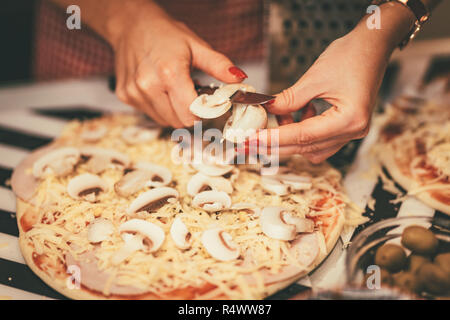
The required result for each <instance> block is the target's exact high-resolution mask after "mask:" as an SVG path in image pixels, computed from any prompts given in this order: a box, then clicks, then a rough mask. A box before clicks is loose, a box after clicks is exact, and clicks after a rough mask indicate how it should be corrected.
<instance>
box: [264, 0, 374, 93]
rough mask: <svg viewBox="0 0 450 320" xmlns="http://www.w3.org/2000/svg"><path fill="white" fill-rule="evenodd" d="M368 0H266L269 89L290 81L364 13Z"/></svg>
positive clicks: (287, 84) (295, 78)
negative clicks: (267, 13) (268, 10)
mask: <svg viewBox="0 0 450 320" xmlns="http://www.w3.org/2000/svg"><path fill="white" fill-rule="evenodd" d="M369 4H370V1H368V0H273V1H271V2H270V21H269V30H270V80H271V92H279V91H281V90H283V89H284V88H286V87H288V86H290V85H292V84H293V83H295V82H296V81H297V79H298V78H299V77H300V76H301V75H302V74H303V73H304V72H305V71H306V70H308V68H309V67H310V66H311V65H312V63H313V62H314V61H315V60H316V59H317V57H318V56H319V55H320V54H321V53H322V51H323V50H324V49H325V48H326V47H327V46H328V45H329V44H330V43H331V42H332V41H333V40H334V39H337V38H339V37H341V36H343V35H344V34H346V33H347V32H349V31H350V30H351V29H353V27H354V26H355V25H356V23H357V22H358V21H359V20H360V19H361V17H362V16H363V15H364V13H365V11H366V8H367V6H368V5H369Z"/></svg>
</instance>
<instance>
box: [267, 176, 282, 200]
mask: <svg viewBox="0 0 450 320" xmlns="http://www.w3.org/2000/svg"><path fill="white" fill-rule="evenodd" d="M261 187H262V188H263V190H264V191H267V192H269V193H272V194H276V195H278V196H284V195H287V194H288V187H287V186H286V185H285V184H283V183H281V182H280V181H279V180H278V179H276V178H273V177H265V176H263V177H261Z"/></svg>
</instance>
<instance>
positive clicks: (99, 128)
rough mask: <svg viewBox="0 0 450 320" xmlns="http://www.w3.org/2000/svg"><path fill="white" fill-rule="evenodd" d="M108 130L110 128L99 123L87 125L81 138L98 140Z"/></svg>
mask: <svg viewBox="0 0 450 320" xmlns="http://www.w3.org/2000/svg"><path fill="white" fill-rule="evenodd" d="M107 132H108V128H107V127H106V126H104V125H99V124H98V123H92V124H90V125H87V126H86V127H85V128H84V129H83V131H82V132H81V135H80V137H81V139H82V140H83V141H85V142H97V141H99V140H100V139H101V138H103V137H104V136H105V135H106V133H107Z"/></svg>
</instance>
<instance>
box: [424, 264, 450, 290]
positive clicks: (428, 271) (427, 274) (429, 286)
mask: <svg viewBox="0 0 450 320" xmlns="http://www.w3.org/2000/svg"><path fill="white" fill-rule="evenodd" d="M417 278H418V280H419V281H420V283H421V285H422V286H423V287H424V289H425V290H426V291H428V292H430V293H434V294H445V293H448V292H449V291H450V279H449V277H448V274H447V273H446V272H445V271H444V270H442V269H441V268H440V267H439V266H438V265H436V264H433V263H425V264H423V265H422V266H421V267H420V269H419V271H418V272H417Z"/></svg>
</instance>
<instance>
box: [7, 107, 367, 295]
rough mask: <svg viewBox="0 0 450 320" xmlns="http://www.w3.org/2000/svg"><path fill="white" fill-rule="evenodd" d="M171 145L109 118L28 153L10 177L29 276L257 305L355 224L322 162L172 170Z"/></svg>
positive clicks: (90, 289) (135, 123)
mask: <svg viewBox="0 0 450 320" xmlns="http://www.w3.org/2000/svg"><path fill="white" fill-rule="evenodd" d="M175 146H176V144H175V142H173V141H171V140H170V137H169V136H161V130H160V129H159V128H157V127H155V126H154V125H152V124H151V123H148V122H146V121H145V120H143V119H142V118H140V117H138V116H136V115H133V114H116V115H110V116H105V117H102V118H99V119H95V120H91V121H86V122H77V121H74V122H71V123H70V124H68V125H67V127H66V128H65V130H64V131H63V133H62V135H61V137H59V138H58V139H56V140H55V141H54V142H53V143H52V144H51V146H50V147H45V148H43V149H40V150H36V151H35V152H34V153H32V154H31V155H30V156H29V157H28V158H27V159H25V160H24V161H23V162H22V163H21V164H20V165H19V166H18V167H17V168H16V170H15V172H14V174H13V178H12V185H13V190H14V192H15V193H16V196H17V219H18V225H19V230H20V240H19V241H20V247H21V250H22V253H23V255H24V257H25V260H26V262H27V264H28V265H29V266H30V268H31V269H32V270H33V271H34V272H35V273H36V274H37V275H38V276H39V277H40V278H41V279H42V280H44V281H45V282H46V283H47V284H48V285H50V286H51V287H53V288H54V289H55V290H57V291H58V292H60V293H62V294H64V295H66V296H67V297H70V298H74V299H198V298H201V299H217V298H221V299H261V298H264V297H265V296H267V295H270V294H272V293H274V292H276V291H277V290H279V289H281V288H283V287H285V286H287V285H289V284H291V283H292V282H294V281H296V280H297V279H299V278H300V277H302V276H303V275H305V274H307V273H308V272H310V271H311V270H312V269H314V268H315V267H316V266H317V265H318V264H320V262H321V261H322V260H323V259H324V258H325V257H326V256H327V254H328V253H329V252H330V251H331V250H332V248H333V246H334V245H335V243H336V241H337V239H338V237H339V235H340V233H341V230H342V228H343V226H344V224H345V223H352V222H353V223H355V221H360V222H361V221H362V220H361V210H359V209H357V208H355V206H354V205H353V204H352V203H351V202H350V201H349V200H348V198H347V197H346V195H345V193H344V192H343V190H342V187H341V184H340V183H341V176H340V174H339V172H338V171H337V170H335V169H333V168H331V167H330V166H329V165H328V164H322V165H311V164H310V163H308V162H307V161H305V160H304V159H302V158H300V157H294V158H293V159H292V160H291V161H289V162H288V163H287V164H285V165H284V166H283V167H282V168H280V170H279V173H278V174H277V175H274V176H269V177H262V176H261V175H260V174H259V172H257V171H255V166H254V165H251V166H250V165H230V164H224V163H219V162H217V161H216V162H212V163H201V164H198V163H179V164H177V163H174V162H173V161H172V157H171V154H172V153H173V152H174V150H176V149H174V147H175ZM214 161H215V160H214ZM263 180H264V183H262V181H263ZM274 186H275V187H274ZM280 186H281V187H280ZM280 188H281V189H283V190H287V191H288V192H286V193H284V194H283V195H281V194H280V195H279V194H277V190H280ZM356 223H358V222H356ZM77 285H78V286H77Z"/></svg>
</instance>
